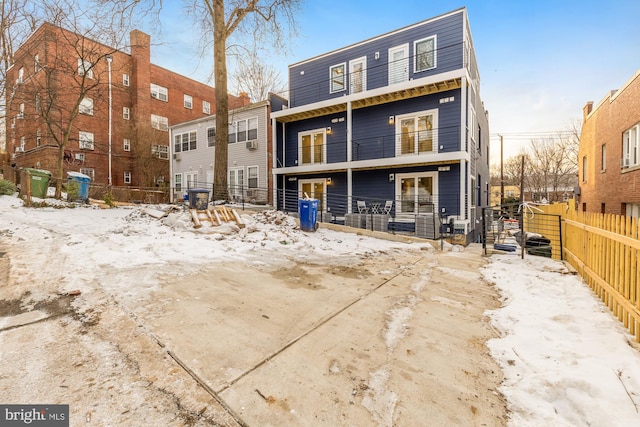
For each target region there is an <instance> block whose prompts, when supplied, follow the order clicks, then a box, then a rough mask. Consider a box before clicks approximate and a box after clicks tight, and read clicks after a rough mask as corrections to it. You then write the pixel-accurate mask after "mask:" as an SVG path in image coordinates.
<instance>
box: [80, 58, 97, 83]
mask: <svg viewBox="0 0 640 427" xmlns="http://www.w3.org/2000/svg"><path fill="white" fill-rule="evenodd" d="M78 75H79V76H85V75H86V76H87V78H89V79H92V78H93V64H92V63H91V62H89V61H85V60H84V59H82V58H78Z"/></svg>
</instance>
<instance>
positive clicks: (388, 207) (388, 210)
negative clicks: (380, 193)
mask: <svg viewBox="0 0 640 427" xmlns="http://www.w3.org/2000/svg"><path fill="white" fill-rule="evenodd" d="M392 208H393V200H387V201H386V202H384V207H383V208H382V213H383V214H385V215H391V209H392Z"/></svg>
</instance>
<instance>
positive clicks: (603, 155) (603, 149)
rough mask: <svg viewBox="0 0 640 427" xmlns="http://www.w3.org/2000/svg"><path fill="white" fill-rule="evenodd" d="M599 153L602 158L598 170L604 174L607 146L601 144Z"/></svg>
mask: <svg viewBox="0 0 640 427" xmlns="http://www.w3.org/2000/svg"><path fill="white" fill-rule="evenodd" d="M600 153H601V154H602V157H601V159H600V170H601V171H602V172H604V171H606V170H607V144H602V147H601V148H600Z"/></svg>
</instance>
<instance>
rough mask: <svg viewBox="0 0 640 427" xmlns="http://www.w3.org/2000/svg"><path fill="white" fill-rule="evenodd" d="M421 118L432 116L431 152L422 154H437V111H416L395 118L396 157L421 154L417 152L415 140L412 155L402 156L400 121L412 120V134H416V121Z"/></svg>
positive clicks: (416, 140)
mask: <svg viewBox="0 0 640 427" xmlns="http://www.w3.org/2000/svg"><path fill="white" fill-rule="evenodd" d="M422 116H432V123H431V125H432V129H431V132H432V135H431V138H432V147H431V148H432V149H431V151H427V152H424V153H423V154H428V153H431V154H437V153H438V109H437V108H434V109H432V110H425V111H416V112H413V113H407V114H402V115H398V116H396V118H395V132H396V147H395V148H396V151H395V153H396V156H401V157H404V156H415V155H419V154H421V153H420V152H419V151H418V139H417V138H415V140H414V146H413V152H412V153H405V154H402V127H401V124H402V120H406V119H411V118H412V119H413V120H414V124H415V125H416V126H415V129H414V132H415V133H416V134H417V133H418V127H417V119H418V117H422Z"/></svg>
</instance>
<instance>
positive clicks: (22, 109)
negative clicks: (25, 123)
mask: <svg viewBox="0 0 640 427" xmlns="http://www.w3.org/2000/svg"><path fill="white" fill-rule="evenodd" d="M18 118H19V119H24V102H21V103H20V111H19V112H18Z"/></svg>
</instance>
